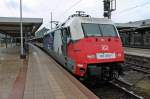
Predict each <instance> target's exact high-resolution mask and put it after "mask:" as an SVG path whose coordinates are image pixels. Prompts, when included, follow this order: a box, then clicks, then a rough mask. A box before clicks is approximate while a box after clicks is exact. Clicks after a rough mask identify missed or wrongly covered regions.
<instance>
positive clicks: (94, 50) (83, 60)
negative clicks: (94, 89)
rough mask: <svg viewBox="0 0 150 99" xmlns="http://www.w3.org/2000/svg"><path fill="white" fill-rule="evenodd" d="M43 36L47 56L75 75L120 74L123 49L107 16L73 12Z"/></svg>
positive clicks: (104, 76)
mask: <svg viewBox="0 0 150 99" xmlns="http://www.w3.org/2000/svg"><path fill="white" fill-rule="evenodd" d="M47 38H48V39H51V40H47ZM45 40H46V41H45V43H48V42H49V43H48V44H46V45H45V47H46V49H47V51H48V52H49V53H50V54H51V56H53V57H54V58H55V59H56V60H57V61H59V63H60V64H62V65H63V66H64V67H65V68H66V69H67V70H68V71H70V72H71V73H73V74H74V75H75V76H77V77H81V78H87V77H88V78H90V79H94V78H98V79H101V80H112V79H114V78H116V77H118V76H119V74H121V71H122V68H121V65H120V64H121V63H123V62H124V49H123V47H122V42H121V39H120V36H119V34H118V32H117V29H116V27H115V25H114V24H113V22H112V21H111V20H109V19H105V18H91V17H80V16H75V17H73V18H71V19H69V20H68V21H66V22H65V23H63V24H62V25H61V26H58V27H56V29H54V30H53V31H51V32H50V33H48V34H47V35H45Z"/></svg>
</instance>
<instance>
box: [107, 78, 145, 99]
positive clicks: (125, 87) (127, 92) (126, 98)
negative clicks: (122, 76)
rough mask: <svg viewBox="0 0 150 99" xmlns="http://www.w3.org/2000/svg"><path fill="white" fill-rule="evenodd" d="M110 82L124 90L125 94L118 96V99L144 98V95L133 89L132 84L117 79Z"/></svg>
mask: <svg viewBox="0 0 150 99" xmlns="http://www.w3.org/2000/svg"><path fill="white" fill-rule="evenodd" d="M109 83H110V84H112V85H113V86H115V87H117V88H119V89H121V90H122V91H123V92H124V95H123V96H120V97H118V98H117V99H144V97H142V96H140V95H138V94H136V93H135V92H134V91H132V86H131V85H129V84H127V83H125V82H123V81H120V80H115V81H110V82H109Z"/></svg>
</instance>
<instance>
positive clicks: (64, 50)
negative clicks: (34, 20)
mask: <svg viewBox="0 0 150 99" xmlns="http://www.w3.org/2000/svg"><path fill="white" fill-rule="evenodd" d="M67 32H68V31H67V28H63V29H62V46H61V49H62V54H63V55H64V57H65V58H67V34H68V33H67Z"/></svg>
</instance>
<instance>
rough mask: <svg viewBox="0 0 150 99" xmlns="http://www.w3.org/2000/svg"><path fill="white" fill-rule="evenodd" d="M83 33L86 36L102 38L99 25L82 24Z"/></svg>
mask: <svg viewBox="0 0 150 99" xmlns="http://www.w3.org/2000/svg"><path fill="white" fill-rule="evenodd" d="M82 27H83V31H84V33H85V35H86V36H102V33H101V31H100V28H99V25H98V24H86V23H84V24H82Z"/></svg>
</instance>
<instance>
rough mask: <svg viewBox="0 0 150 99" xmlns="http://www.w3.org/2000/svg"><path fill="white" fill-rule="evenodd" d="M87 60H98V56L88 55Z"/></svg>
mask: <svg viewBox="0 0 150 99" xmlns="http://www.w3.org/2000/svg"><path fill="white" fill-rule="evenodd" d="M87 58H89V59H93V58H96V56H95V55H87Z"/></svg>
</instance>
